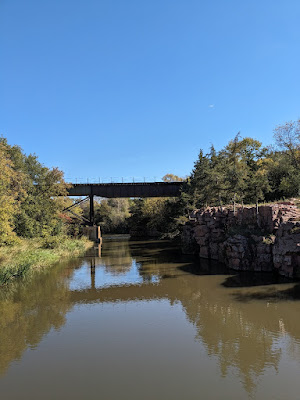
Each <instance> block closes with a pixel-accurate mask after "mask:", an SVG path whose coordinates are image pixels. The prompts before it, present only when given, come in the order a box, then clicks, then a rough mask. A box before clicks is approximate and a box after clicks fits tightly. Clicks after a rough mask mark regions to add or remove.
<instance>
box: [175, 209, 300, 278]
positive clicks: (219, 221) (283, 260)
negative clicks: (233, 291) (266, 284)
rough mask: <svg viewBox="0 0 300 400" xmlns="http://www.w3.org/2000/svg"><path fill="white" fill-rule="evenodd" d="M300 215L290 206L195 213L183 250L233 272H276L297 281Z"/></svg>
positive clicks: (299, 270) (184, 239) (207, 210)
mask: <svg viewBox="0 0 300 400" xmlns="http://www.w3.org/2000/svg"><path fill="white" fill-rule="evenodd" d="M299 221H300V211H299V210H298V208H297V207H296V206H295V205H294V204H293V203H290V202H285V203H277V204H273V205H266V206H260V207H259V208H258V213H257V210H256V207H243V208H242V207H241V208H238V209H237V210H236V212H235V213H234V212H233V210H232V209H229V208H223V209H222V210H221V209H219V208H216V207H208V208H205V209H201V210H195V211H194V212H193V213H192V214H191V216H190V221H189V222H188V223H187V224H186V226H185V227H184V231H183V236H182V242H183V249H184V251H185V252H189V253H192V252H194V253H199V256H200V257H203V258H209V259H212V260H217V261H220V262H223V263H225V264H226V265H227V266H228V267H229V268H232V269H235V270H251V271H272V270H273V269H276V270H278V272H279V273H280V274H281V275H284V276H287V277H290V278H291V277H298V276H299V277H300V222H299Z"/></svg>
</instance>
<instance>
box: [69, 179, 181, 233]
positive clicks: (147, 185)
mask: <svg viewBox="0 0 300 400" xmlns="http://www.w3.org/2000/svg"><path fill="white" fill-rule="evenodd" d="M182 184H183V182H136V183H74V184H70V185H71V186H70V187H69V188H68V189H67V191H68V196H76V197H82V196H86V198H85V199H83V200H80V201H78V202H76V203H74V204H73V205H72V206H70V207H67V208H66V209H65V210H64V211H69V212H71V213H72V211H71V209H72V208H73V207H74V206H76V205H78V204H80V203H82V202H84V201H87V200H89V201H90V218H89V220H87V219H85V218H84V220H85V221H84V222H85V223H86V224H88V225H91V226H93V225H94V196H98V197H107V198H124V197H127V198H134V197H137V198H142V197H177V196H179V195H180V192H181V187H182ZM73 214H74V213H73Z"/></svg>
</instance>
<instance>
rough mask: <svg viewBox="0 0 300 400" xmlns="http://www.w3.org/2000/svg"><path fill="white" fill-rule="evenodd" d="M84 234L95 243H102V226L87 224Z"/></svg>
mask: <svg viewBox="0 0 300 400" xmlns="http://www.w3.org/2000/svg"><path fill="white" fill-rule="evenodd" d="M83 234H84V235H85V236H87V237H88V238H89V240H91V241H93V242H95V243H100V244H101V243H102V237H101V230H100V226H85V227H84V228H83Z"/></svg>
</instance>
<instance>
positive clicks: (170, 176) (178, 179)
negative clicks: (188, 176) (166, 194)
mask: <svg viewBox="0 0 300 400" xmlns="http://www.w3.org/2000/svg"><path fill="white" fill-rule="evenodd" d="M162 180H163V181H164V182H183V181H184V179H183V178H181V177H180V176H177V175H174V174H166V175H164V176H163V178H162Z"/></svg>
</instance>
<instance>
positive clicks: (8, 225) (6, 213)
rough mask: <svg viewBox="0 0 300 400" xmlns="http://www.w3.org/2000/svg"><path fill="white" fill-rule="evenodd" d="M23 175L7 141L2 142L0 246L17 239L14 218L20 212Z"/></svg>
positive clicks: (0, 156)
mask: <svg viewBox="0 0 300 400" xmlns="http://www.w3.org/2000/svg"><path fill="white" fill-rule="evenodd" d="M22 180H23V175H22V174H21V173H18V172H16V171H15V170H14V164H13V162H12V160H11V158H10V156H9V151H8V146H7V143H6V141H3V140H0V245H3V244H11V243H13V241H14V240H15V238H16V235H15V233H14V231H13V230H14V227H15V226H14V218H15V215H16V214H17V212H18V210H19V201H18V198H20V197H21V196H22V195H24V192H23V191H22V189H21V183H22Z"/></svg>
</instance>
